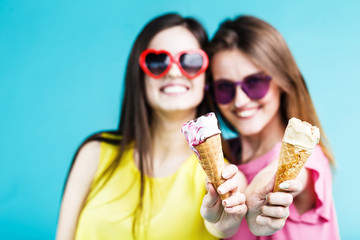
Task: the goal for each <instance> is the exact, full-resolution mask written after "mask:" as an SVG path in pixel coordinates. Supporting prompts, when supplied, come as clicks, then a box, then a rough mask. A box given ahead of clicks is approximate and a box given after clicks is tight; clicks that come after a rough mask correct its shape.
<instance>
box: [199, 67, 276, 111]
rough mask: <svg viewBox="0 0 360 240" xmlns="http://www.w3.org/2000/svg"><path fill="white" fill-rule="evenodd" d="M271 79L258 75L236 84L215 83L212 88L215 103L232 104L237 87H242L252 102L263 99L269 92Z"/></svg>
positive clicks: (227, 81)
mask: <svg viewBox="0 0 360 240" xmlns="http://www.w3.org/2000/svg"><path fill="white" fill-rule="evenodd" d="M270 80H271V77H270V76H269V75H265V74H262V73H256V74H253V75H250V76H247V77H245V78H244V79H243V80H242V81H238V82H234V81H230V80H226V79H219V80H216V81H214V82H213V83H212V84H211V85H210V86H206V89H209V87H210V88H211V89H212V91H213V93H214V95H215V102H216V103H218V104H227V103H229V102H231V101H232V100H233V99H234V97H235V94H236V87H237V86H240V87H241V89H242V90H243V91H244V93H246V95H247V96H248V97H249V98H250V99H252V100H258V99H261V98H263V97H264V96H265V95H266V93H267V92H268V91H269V86H270Z"/></svg>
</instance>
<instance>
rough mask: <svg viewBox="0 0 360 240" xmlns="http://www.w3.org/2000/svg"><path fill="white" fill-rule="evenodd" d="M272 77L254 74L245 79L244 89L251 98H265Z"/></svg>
mask: <svg viewBox="0 0 360 240" xmlns="http://www.w3.org/2000/svg"><path fill="white" fill-rule="evenodd" d="M269 83H270V77H269V76H266V75H254V76H249V77H247V78H245V79H244V82H243V86H242V88H243V90H244V92H245V93H246V94H247V95H248V96H249V98H251V99H254V100H257V99H261V98H263V97H264V96H265V95H266V93H267V92H268V90H269Z"/></svg>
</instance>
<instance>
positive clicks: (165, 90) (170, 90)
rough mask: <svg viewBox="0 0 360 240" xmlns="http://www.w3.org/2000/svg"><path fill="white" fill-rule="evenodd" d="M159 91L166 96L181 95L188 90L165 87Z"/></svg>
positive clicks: (179, 87) (185, 88)
mask: <svg viewBox="0 0 360 240" xmlns="http://www.w3.org/2000/svg"><path fill="white" fill-rule="evenodd" d="M161 91H162V92H163V93H166V94H181V93H185V92H187V91H188V88H187V87H185V86H179V85H176V86H166V87H163V88H161Z"/></svg>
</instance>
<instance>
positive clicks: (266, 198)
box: [265, 194, 269, 202]
mask: <svg viewBox="0 0 360 240" xmlns="http://www.w3.org/2000/svg"><path fill="white" fill-rule="evenodd" d="M268 195H269V194H266V196H265V202H267V200H268Z"/></svg>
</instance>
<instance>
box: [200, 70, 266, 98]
mask: <svg viewBox="0 0 360 240" xmlns="http://www.w3.org/2000/svg"><path fill="white" fill-rule="evenodd" d="M256 76H261V77H262V79H264V80H266V81H267V83H268V84H269V83H270V81H271V80H272V77H271V76H270V75H267V74H263V73H255V74H251V75H249V76H246V77H244V78H243V79H242V80H241V81H231V80H228V79H218V80H216V81H214V82H212V83H210V84H207V85H206V87H205V90H207V91H208V90H210V89H212V90H211V91H212V94H213V96H214V98H213V99H214V101H215V102H216V103H218V104H228V103H230V102H231V101H233V100H234V98H235V96H236V88H237V86H240V88H241V90H242V91H243V92H244V93H245V94H246V96H247V97H248V98H250V99H251V100H259V99H262V98H263V97H265V95H266V94H267V93H268V91H269V89H270V84H269V85H268V89H267V90H266V93H265V94H264V96H262V97H260V98H253V97H250V96H249V93H248V91H246V90H245V89H244V82H245V81H246V80H247V79H249V78H252V77H256ZM220 81H221V82H225V81H226V82H230V83H231V84H233V86H234V89H235V91H234V95H233V96H232V98H231V99H230V100H229V101H228V102H225V103H220V102H218V101H216V99H217V98H216V87H215V85H216V84H215V82H220Z"/></svg>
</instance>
